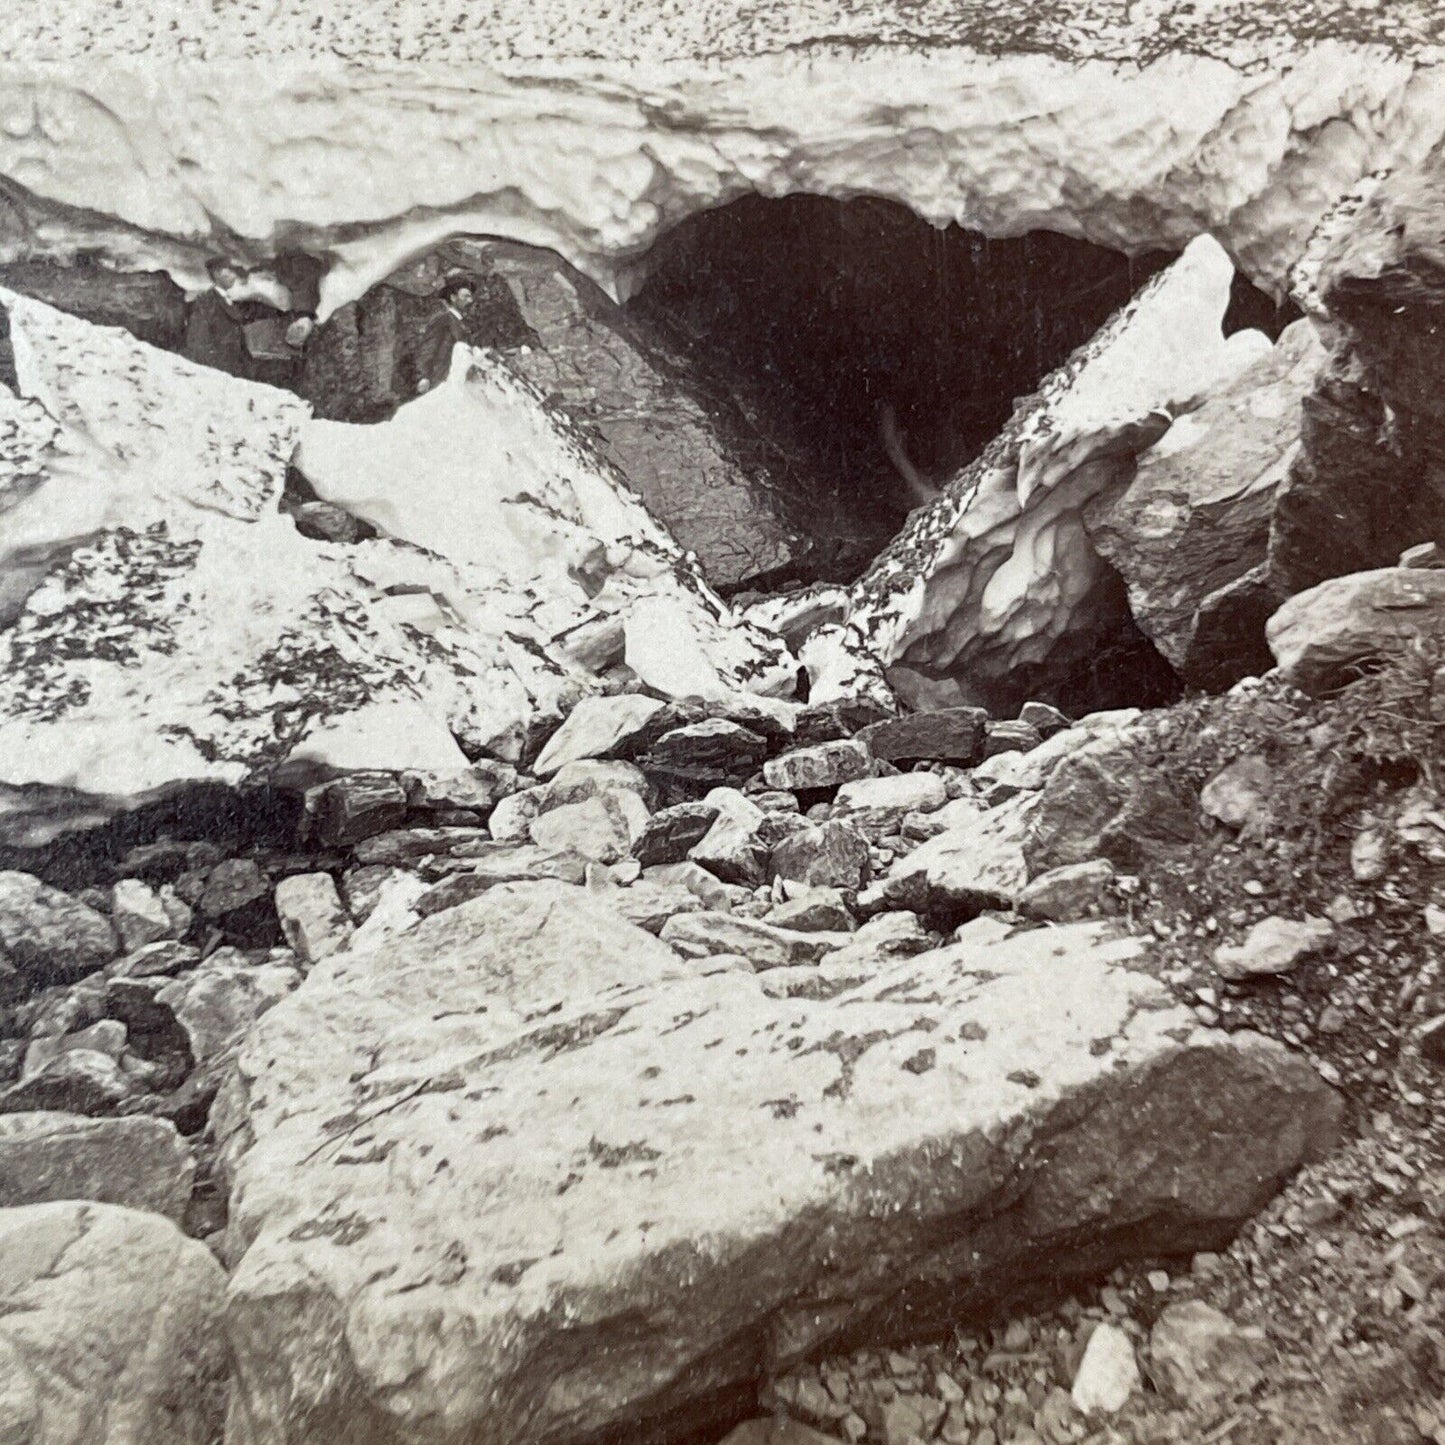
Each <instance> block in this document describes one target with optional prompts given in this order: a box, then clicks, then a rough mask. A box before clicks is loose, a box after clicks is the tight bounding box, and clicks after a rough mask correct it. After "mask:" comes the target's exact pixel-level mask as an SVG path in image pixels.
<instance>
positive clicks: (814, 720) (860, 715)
mask: <svg viewBox="0 0 1445 1445" xmlns="http://www.w3.org/2000/svg"><path fill="white" fill-rule="evenodd" d="M893 715H894V709H893V708H890V707H884V706H883V705H882V704H881V703H879V702H877V701H875V700H874V699H873V698H871V697H867V696H864V695H843V696H839V697H834V698H829V699H828V700H827V701H819V702H810V703H809V704H808V705H807V706H806V707H805V708H804V709H803V710H802V711H801V712H800V713H799V714H798V720H797V724H796V727H795V729H794V733H793V741H794V742H795V743H796V744H797V745H798V746H799V747H814V746H816V745H817V744H818V743H833V742H839V741H843V740H846V739H848V738H851V737H857V738H858V739H859V740H860V741H863V740H864V739H863V734H864V733H866V732H867V730H868V729H869V728H871V727H872V726H873V725H874V724H875V723H882V722H887V721H888V720H889V719H891V718H892V717H893Z"/></svg>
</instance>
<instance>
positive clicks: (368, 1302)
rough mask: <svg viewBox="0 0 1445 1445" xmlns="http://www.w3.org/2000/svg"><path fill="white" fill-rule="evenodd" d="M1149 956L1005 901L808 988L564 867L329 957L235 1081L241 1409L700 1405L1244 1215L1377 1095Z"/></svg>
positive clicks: (518, 1429)
mask: <svg viewBox="0 0 1445 1445" xmlns="http://www.w3.org/2000/svg"><path fill="white" fill-rule="evenodd" d="M1136 951H1137V945H1136V944H1134V943H1132V942H1130V941H1128V940H1115V941H1110V940H1109V939H1108V938H1107V937H1106V936H1105V934H1103V933H1102V932H1101V931H1100V930H1099V929H1097V928H1095V927H1090V926H1086V925H1075V926H1070V927H1066V928H1063V929H1054V930H1048V931H1041V932H1032V933H1025V934H1022V935H1020V936H1016V937H1012V938H1006V939H1004V940H1002V941H998V939H997V936H996V935H995V941H994V942H992V943H989V944H986V945H985V944H975V945H964V944H960V945H956V946H954V947H950V948H945V949H941V950H937V951H934V952H929V953H923V954H920V955H918V956H915V957H911V958H905V959H898V958H891V959H876V958H875V960H874V962H873V965H872V967H871V968H868V969H864V970H860V971H859V972H861V973H863V974H865V975H866V974H871V977H865V980H864V981H863V982H861V983H853V984H848V983H846V982H842V983H838V984H835V985H834V989H833V993H834V996H832V997H828V996H826V995H827V993H828V992H829V990H827V989H824V990H822V993H823V994H824V995H825V996H823V997H807V998H798V997H793V998H789V997H778V998H774V997H771V996H770V995H769V993H768V992H766V991H765V987H766V983H767V979H768V975H766V974H763V975H755V974H753V973H751V972H750V971H746V970H739V969H730V968H723V969H717V970H710V971H708V970H702V969H700V968H699V967H698V966H697V965H695V964H690V963H686V962H684V961H683V960H681V959H679V958H678V957H677V956H676V955H675V954H673V953H672V952H671V951H670V950H669V949H668V948H666V947H665V946H664V945H663V944H661V943H659V942H658V941H657V940H656V939H654V938H652V937H650V936H648V935H646V934H644V933H642V932H641V931H639V930H637V929H634V928H632V927H630V926H629V925H627V924H625V923H623V922H622V921H621V920H619V919H618V918H616V917H615V916H613V915H612V914H611V913H610V911H608V910H607V909H606V908H605V907H600V906H598V905H596V904H594V903H592V902H591V901H589V900H588V899H587V897H586V895H585V893H584V892H582V891H581V890H577V889H568V888H566V887H563V886H560V885H556V884H550V885H549V884H536V885H523V886H516V887H507V888H503V889H499V890H496V891H494V892H493V893H492V894H490V895H489V896H488V897H486V898H485V899H482V900H479V901H477V902H474V903H471V904H469V905H466V906H464V907H462V908H458V909H456V910H454V911H452V912H450V913H448V914H447V915H445V916H443V917H440V918H436V919H432V920H429V921H427V922H425V923H423V924H421V925H420V926H419V927H418V928H416V929H415V930H413V931H412V932H411V933H409V934H407V935H403V936H401V937H399V938H397V939H394V940H393V941H392V942H391V943H390V944H389V945H388V946H386V947H385V948H383V949H379V950H377V951H375V952H373V953H369V954H351V955H337V956H335V957H333V958H332V959H329V960H327V961H325V962H323V963H322V964H320V965H318V966H317V968H316V969H315V970H314V971H313V972H312V974H311V975H310V977H309V978H308V979H307V981H306V983H305V984H304V985H303V986H302V987H301V989H299V990H298V991H297V992H296V993H295V994H294V995H292V996H291V998H289V999H288V1000H286V1001H284V1002H283V1003H281V1004H280V1005H278V1006H277V1007H276V1008H275V1009H273V1010H272V1011H271V1012H270V1013H269V1014H268V1015H267V1016H266V1017H265V1018H264V1019H263V1020H262V1021H261V1022H260V1024H259V1025H258V1026H257V1028H256V1029H255V1030H254V1031H253V1033H252V1035H251V1037H250V1039H249V1040H248V1042H247V1044H246V1045H245V1047H244V1049H243V1051H242V1055H241V1058H240V1066H239V1073H238V1076H237V1083H236V1088H235V1091H234V1093H233V1094H232V1095H231V1096H230V1097H229V1098H228V1099H227V1100H226V1103H225V1107H224V1109H223V1110H222V1111H221V1121H220V1127H221V1131H222V1134H223V1136H224V1137H225V1138H226V1139H227V1140H228V1142H227V1143H226V1146H225V1148H226V1153H227V1158H228V1161H229V1170H230V1173H231V1177H232V1180H233V1189H232V1211H231V1237H230V1240H229V1248H230V1251H231V1256H232V1257H233V1258H237V1259H239V1264H238V1266H237V1269H236V1272H235V1275H234V1277H233V1280H232V1286H231V1298H230V1305H229V1314H228V1329H229V1338H230V1342H231V1347H232V1350H233V1354H234V1359H235V1362H236V1367H237V1391H236V1397H235V1402H236V1403H235V1408H234V1411H233V1415H232V1420H231V1433H230V1435H229V1437H228V1438H229V1439H230V1440H231V1441H232V1442H233V1445H322V1442H328V1445H329V1442H331V1441H334V1440H338V1439H346V1440H353V1441H358V1442H360V1441H366V1442H376V1445H382V1442H385V1445H403V1442H423V1441H436V1440H439V1439H456V1440H460V1439H466V1440H469V1441H474V1442H477V1445H483V1442H493V1441H495V1442H498V1445H501V1442H507V1445H527V1442H532V1441H536V1442H554V1441H559V1440H582V1439H600V1438H620V1437H623V1436H625V1437H626V1438H628V1439H636V1440H649V1439H650V1440H674V1439H682V1438H687V1437H689V1436H690V1434H691V1432H692V1431H694V1430H695V1429H697V1428H699V1427H700V1426H702V1425H706V1424H707V1423H708V1422H709V1421H713V1420H718V1419H721V1418H722V1417H732V1418H736V1414H737V1413H740V1411H739V1410H738V1407H739V1406H740V1405H741V1404H744V1403H746V1401H747V1400H748V1399H749V1398H750V1397H751V1395H752V1392H753V1391H754V1390H755V1389H756V1383H757V1381H758V1379H759V1377H760V1376H761V1375H763V1374H765V1373H768V1372H770V1371H773V1370H777V1369H784V1370H785V1369H786V1368H788V1367H789V1365H790V1364H792V1363H794V1362H796V1361H798V1360H800V1359H801V1358H803V1357H804V1356H807V1355H811V1354H815V1353H817V1352H820V1351H821V1350H823V1349H824V1348H825V1347H827V1346H828V1345H830V1344H833V1343H836V1342H839V1341H842V1340H844V1339H847V1338H850V1337H856V1336H857V1334H858V1333H859V1332H860V1331H864V1330H866V1331H867V1333H868V1335H869V1337H870V1338H873V1339H876V1340H880V1341H881V1340H892V1339H904V1338H907V1337H909V1336H912V1335H915V1334H920V1333H925V1332H931V1331H934V1330H937V1329H940V1328H942V1327H943V1324H944V1322H945V1321H946V1320H948V1319H950V1318H953V1317H956V1316H958V1315H960V1314H967V1313H968V1312H969V1311H970V1310H975V1309H978V1308H981V1307H983V1306H984V1305H985V1304H986V1303H987V1302H988V1301H990V1300H991V1299H993V1298H994V1297H995V1296H996V1295H997V1294H998V1293H999V1292H1001V1291H1004V1290H1007V1289H1013V1288H1018V1287H1021V1286H1023V1285H1025V1284H1027V1283H1028V1282H1029V1281H1030V1280H1044V1279H1047V1280H1049V1281H1050V1282H1051V1283H1053V1282H1057V1281H1058V1280H1059V1279H1063V1278H1068V1277H1069V1276H1070V1275H1071V1274H1073V1273H1074V1272H1076V1271H1090V1272H1094V1271H1098V1270H1099V1269H1101V1268H1105V1267H1107V1266H1108V1265H1109V1264H1110V1263H1111V1262H1112V1261H1113V1260H1115V1259H1116V1258H1118V1257H1120V1256H1121V1255H1122V1254H1125V1253H1128V1252H1133V1251H1139V1252H1142V1253H1146V1254H1148V1253H1163V1254H1178V1253H1185V1252H1188V1251H1189V1250H1191V1249H1197V1248H1204V1247H1207V1246H1208V1245H1210V1244H1211V1243H1213V1244H1216V1245H1217V1244H1218V1243H1220V1242H1222V1241H1223V1240H1225V1239H1227V1238H1228V1237H1229V1235H1230V1234H1231V1232H1232V1231H1233V1230H1234V1229H1235V1228H1236V1227H1237V1226H1238V1224H1239V1223H1240V1222H1241V1221H1242V1220H1243V1219H1244V1218H1245V1217H1246V1216H1247V1215H1249V1214H1250V1213H1251V1212H1252V1211H1253V1210H1255V1209H1257V1208H1258V1207H1259V1206H1260V1205H1261V1204H1262V1202H1263V1201H1264V1200H1265V1199H1266V1198H1267V1197H1268V1196H1269V1195H1270V1193H1271V1192H1272V1191H1273V1190H1274V1189H1275V1188H1277V1187H1278V1185H1279V1184H1280V1182H1281V1181H1282V1180H1283V1179H1284V1178H1285V1177H1287V1176H1288V1174H1289V1173H1290V1172H1291V1171H1292V1170H1293V1169H1294V1168H1295V1167H1296V1166H1297V1165H1298V1164H1299V1163H1300V1162H1301V1161H1302V1160H1304V1159H1306V1158H1310V1157H1313V1156H1314V1155H1315V1153H1316V1152H1317V1151H1318V1150H1320V1149H1321V1148H1322V1147H1324V1146H1326V1145H1327V1144H1328V1143H1329V1142H1330V1140H1331V1138H1332V1136H1333V1132H1334V1129H1335V1127H1336V1125H1337V1122H1338V1115H1339V1109H1338V1105H1337V1101H1336V1100H1335V1098H1334V1096H1333V1095H1332V1093H1331V1092H1330V1091H1329V1090H1328V1089H1327V1088H1326V1087H1325V1086H1324V1085H1323V1084H1322V1083H1321V1081H1320V1080H1319V1078H1318V1076H1317V1075H1316V1074H1315V1073H1314V1072H1313V1070H1312V1069H1311V1068H1310V1067H1309V1066H1308V1065H1307V1064H1306V1063H1305V1062H1304V1061H1303V1060H1301V1059H1297V1058H1295V1057H1292V1056H1291V1055H1290V1054H1288V1053H1287V1052H1286V1051H1285V1050H1283V1049H1281V1048H1278V1047H1276V1046H1274V1045H1272V1044H1269V1043H1266V1042H1264V1041H1262V1040H1259V1039H1257V1038H1243V1037H1242V1038H1240V1039H1238V1040H1231V1039H1229V1038H1226V1037H1224V1036H1223V1035H1220V1034H1217V1033H1211V1032H1206V1031H1203V1030H1201V1029H1200V1028H1198V1027H1197V1025H1196V1023H1195V1021H1194V1019H1193V1016H1192V1014H1191V1013H1190V1011H1189V1010H1188V1009H1186V1008H1183V1007H1180V1006H1178V1005H1176V1004H1173V1003H1171V1002H1170V1000H1169V998H1168V997H1167V996H1166V995H1165V994H1164V993H1163V992H1162V990H1161V989H1160V987H1159V986H1158V985H1156V984H1155V983H1153V982H1152V981H1151V980H1150V979H1149V978H1148V977H1146V976H1145V975H1144V974H1142V973H1140V972H1136V971H1135V970H1134V969H1133V968H1131V966H1130V964H1131V960H1132V959H1133V957H1134V956H1135V954H1136ZM826 966H827V965H826V963H825V964H824V965H822V966H821V967H824V968H826ZM1040 997H1048V998H1049V999H1050V1000H1051V1007H1050V1008H1049V1009H1048V1010H1042V1011H1041V1010H1040V1009H1039V1007H1038V1000H1039V998H1040Z"/></svg>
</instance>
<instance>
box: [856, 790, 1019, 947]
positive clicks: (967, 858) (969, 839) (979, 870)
mask: <svg viewBox="0 0 1445 1445" xmlns="http://www.w3.org/2000/svg"><path fill="white" fill-rule="evenodd" d="M1034 807H1035V800H1034V798H1033V797H1032V796H1030V795H1028V794H1022V795H1020V796H1019V797H1018V798H1015V799H1011V800H1010V801H1009V802H1006V803H1002V804H1000V805H999V806H998V807H997V808H991V809H989V810H987V811H986V812H975V813H971V814H970V816H969V817H967V818H966V819H965V820H964V821H963V822H961V823H960V824H958V825H957V826H956V827H952V828H949V829H948V831H947V832H945V833H940V834H939V835H938V837H936V838H932V839H930V840H929V841H928V842H927V843H924V844H922V845H921V846H920V847H918V848H916V849H914V851H913V852H912V853H910V854H909V855H908V856H907V857H906V858H903V859H900V860H899V861H898V862H897V863H895V864H894V865H893V867H892V868H890V869H889V871H888V872H887V873H886V874H885V875H884V876H883V878H882V879H881V880H880V882H879V883H877V884H875V885H874V887H873V888H872V889H870V890H869V892H868V893H867V894H865V895H864V896H863V897H862V898H860V899H859V903H860V905H861V904H864V903H872V904H875V905H879V904H881V905H882V906H884V907H891V908H899V907H901V908H910V909H913V910H915V911H917V912H920V913H943V914H946V915H948V916H949V918H950V920H951V921H954V922H957V921H959V920H960V919H963V918H970V917H972V916H973V915H975V914H977V913H979V912H981V911H982V910H983V909H985V908H1012V907H1013V905H1014V901H1015V900H1016V899H1017V898H1018V896H1019V894H1020V893H1022V892H1023V889H1024V886H1025V885H1026V884H1027V883H1028V881H1029V874H1028V867H1027V864H1026V863H1025V861H1024V847H1025V840H1026V838H1027V836H1028V833H1029V829H1030V826H1031V819H1032V814H1033V810H1034Z"/></svg>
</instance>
